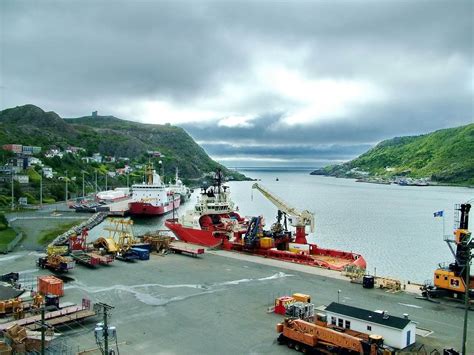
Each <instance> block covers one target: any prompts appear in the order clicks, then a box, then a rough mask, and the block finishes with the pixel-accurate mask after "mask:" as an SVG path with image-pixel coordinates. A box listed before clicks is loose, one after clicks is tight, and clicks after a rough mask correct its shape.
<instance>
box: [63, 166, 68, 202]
mask: <svg viewBox="0 0 474 355" xmlns="http://www.w3.org/2000/svg"><path fill="white" fill-rule="evenodd" d="M67 195H68V191H67V170H66V195H65V197H66V198H65V200H64V201H65V202H66V203H67Z"/></svg>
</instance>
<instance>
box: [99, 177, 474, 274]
mask: <svg viewBox="0 0 474 355" xmlns="http://www.w3.org/2000/svg"><path fill="white" fill-rule="evenodd" d="M240 171H241V172H242V173H243V174H245V175H246V176H248V177H250V178H253V179H257V180H258V181H257V182H258V183H261V184H262V185H264V186H265V187H267V188H268V189H269V190H270V191H272V192H273V193H275V194H276V195H278V196H279V197H280V198H282V199H283V200H285V201H286V202H288V203H289V204H291V205H292V206H294V207H296V208H297V209H299V210H304V209H306V210H309V211H311V212H314V214H315V221H316V223H315V230H314V233H311V234H310V236H309V237H308V241H309V242H312V243H316V244H318V245H319V246H320V247H322V248H331V249H339V250H344V251H353V252H357V253H360V254H362V255H363V256H364V258H365V259H366V261H367V270H368V272H369V273H371V274H374V273H375V274H376V275H377V276H386V277H394V278H397V279H401V280H404V281H411V282H418V283H423V282H424V281H425V280H428V279H431V278H432V275H433V270H434V269H435V268H436V267H437V266H438V264H439V263H441V262H452V261H453V256H452V254H451V252H450V250H449V248H448V246H447V244H446V242H444V241H443V229H444V233H445V234H450V233H452V231H453V228H454V205H455V204H458V203H462V202H466V201H468V200H469V199H472V198H473V197H474V190H473V189H470V188H463V187H448V186H427V187H417V186H398V185H379V184H370V183H360V182H356V181H355V180H352V179H337V178H332V177H324V176H314V175H310V174H309V173H310V170H281V169H280V170H274V169H249V170H247V169H245V170H244V169H242V170H240ZM277 179H278V181H277ZM253 183H254V181H238V182H237V181H231V182H228V183H227V185H229V186H230V190H231V196H232V199H233V200H234V202H235V203H236V205H237V206H238V208H239V212H240V214H241V215H243V216H257V215H263V217H264V219H265V222H266V226H267V227H268V228H269V227H270V226H271V224H272V223H273V222H274V221H275V219H276V214H277V210H276V207H275V206H274V205H273V204H271V203H270V202H269V201H268V200H266V199H265V198H264V197H263V196H262V195H261V194H260V192H258V191H257V190H252V184H253ZM198 195H199V189H196V190H195V192H194V193H193V195H192V197H191V199H190V201H188V202H186V203H185V204H183V205H182V206H181V207H180V208H179V210H178V211H177V212H176V214H177V215H181V214H183V213H184V212H185V211H186V210H187V209H190V208H193V206H194V203H195V201H196V198H197V197H198ZM440 210H443V211H444V218H434V216H433V213H434V212H436V211H440ZM471 214H472V212H471ZM166 218H171V214H168V215H167V216H165V217H154V218H136V219H134V222H135V225H134V232H135V234H137V235H139V234H144V233H145V232H147V231H150V230H156V229H165V227H164V220H165V219H166ZM472 220H474V219H472ZM472 223H474V222H472ZM443 224H444V227H443ZM103 225H104V223H103V224H102V225H101V226H99V228H94V230H92V231H91V237H92V238H91V239H94V238H95V237H97V236H98V235H99V234H100V235H104V232H103V231H102V230H101V227H102V226H103ZM471 229H472V228H471Z"/></svg>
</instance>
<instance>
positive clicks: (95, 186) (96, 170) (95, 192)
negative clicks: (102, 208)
mask: <svg viewBox="0 0 474 355" xmlns="http://www.w3.org/2000/svg"><path fill="white" fill-rule="evenodd" d="M95 194H96V195H97V169H96V170H95Z"/></svg>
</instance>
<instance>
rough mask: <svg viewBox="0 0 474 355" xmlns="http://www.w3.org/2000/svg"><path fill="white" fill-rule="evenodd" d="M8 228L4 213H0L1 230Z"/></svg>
mask: <svg viewBox="0 0 474 355" xmlns="http://www.w3.org/2000/svg"><path fill="white" fill-rule="evenodd" d="M7 228H8V222H7V219H6V218H5V215H4V214H3V213H0V231H1V230H5V229H7Z"/></svg>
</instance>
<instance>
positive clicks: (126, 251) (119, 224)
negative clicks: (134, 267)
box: [94, 218, 139, 261]
mask: <svg viewBox="0 0 474 355" xmlns="http://www.w3.org/2000/svg"><path fill="white" fill-rule="evenodd" d="M109 221H110V225H109V226H106V227H104V230H106V231H109V236H108V237H107V238H105V237H100V238H98V239H97V240H96V241H95V243H94V247H96V248H104V249H105V250H106V251H107V253H109V254H113V255H115V257H116V258H117V259H119V260H123V261H133V260H136V259H138V256H137V255H136V254H134V253H133V251H132V250H131V249H132V247H134V246H135V245H137V244H139V242H138V240H137V239H135V237H134V236H133V231H132V225H133V221H132V220H131V219H130V218H125V219H122V218H110V219H109Z"/></svg>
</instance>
